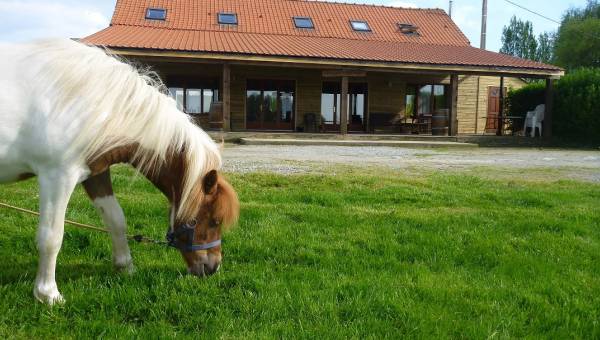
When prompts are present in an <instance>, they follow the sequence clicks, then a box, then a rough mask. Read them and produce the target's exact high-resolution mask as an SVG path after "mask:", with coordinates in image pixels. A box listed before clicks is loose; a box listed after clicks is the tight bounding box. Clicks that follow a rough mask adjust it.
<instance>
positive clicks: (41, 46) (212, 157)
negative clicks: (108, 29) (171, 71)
mask: <svg viewBox="0 0 600 340" xmlns="http://www.w3.org/2000/svg"><path fill="white" fill-rule="evenodd" d="M35 44H36V46H34V47H35V48H33V51H34V52H33V53H31V54H30V55H29V56H28V58H31V59H32V60H28V62H30V63H33V65H38V66H36V67H35V72H36V74H35V76H36V77H38V78H37V79H39V77H43V78H45V80H46V81H39V83H40V84H50V86H47V85H46V86H47V87H46V89H40V91H47V92H46V94H47V98H54V102H53V103H51V105H53V110H52V112H53V114H56V115H57V116H56V119H61V118H62V119H73V120H77V119H78V117H72V115H73V114H74V113H82V115H83V117H81V118H82V119H85V120H86V121H85V122H83V123H80V124H77V125H76V126H77V128H79V129H81V130H80V132H79V133H78V135H77V136H78V137H77V138H76V140H75V143H73V144H72V145H71V148H70V150H69V152H68V153H67V155H66V156H65V157H71V156H74V157H77V156H80V157H81V155H83V159H82V160H83V161H84V162H86V163H90V162H92V161H93V160H95V159H96V158H97V157H100V156H101V155H102V154H103V153H105V152H107V151H109V150H111V149H114V148H118V147H123V146H128V145H136V146H137V148H136V151H135V154H134V155H133V163H134V164H135V165H136V166H137V168H138V170H139V171H141V172H142V173H144V174H146V175H149V176H152V175H154V174H155V172H156V171H158V169H160V168H161V167H162V166H163V165H165V164H166V163H167V162H168V161H170V160H172V159H173V157H174V156H177V155H180V156H182V157H183V159H184V161H185V163H186V164H185V173H184V174H182V175H183V176H184V178H183V179H182V183H183V186H182V193H181V199H180V204H179V209H178V211H177V217H178V218H180V219H182V220H191V219H193V218H194V217H195V214H196V212H197V208H198V206H199V204H200V202H201V200H202V198H203V193H202V192H201V189H200V188H201V187H202V185H201V183H202V182H201V181H202V178H203V177H204V175H205V174H206V173H207V172H208V171H210V170H213V169H215V170H218V169H219V168H220V167H221V156H220V152H219V150H218V147H217V145H216V144H215V143H214V141H213V140H212V139H211V138H210V136H208V134H206V133H205V132H204V131H203V130H202V129H200V128H198V127H197V126H196V125H195V124H193V123H192V122H191V121H190V118H189V117H188V116H187V115H186V114H184V113H183V112H181V111H179V110H178V109H177V106H176V103H175V101H174V100H173V99H172V98H170V97H169V96H167V95H165V92H166V89H165V87H164V85H163V84H162V82H161V81H160V80H159V77H158V76H157V75H156V74H155V73H153V72H151V71H149V70H147V69H146V70H142V69H138V68H136V67H134V66H132V65H131V64H128V63H126V62H123V61H121V60H118V59H117V58H115V57H112V56H110V55H109V54H108V53H107V51H106V50H103V49H101V48H96V47H90V46H86V45H83V44H81V43H78V42H75V41H71V40H46V41H40V42H36V43H35ZM68 114H71V116H68Z"/></svg>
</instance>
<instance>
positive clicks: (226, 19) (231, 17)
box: [218, 13, 238, 25]
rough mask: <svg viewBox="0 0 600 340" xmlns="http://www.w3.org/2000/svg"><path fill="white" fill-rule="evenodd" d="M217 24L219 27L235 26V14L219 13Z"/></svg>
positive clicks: (236, 21)
mask: <svg viewBox="0 0 600 340" xmlns="http://www.w3.org/2000/svg"><path fill="white" fill-rule="evenodd" d="M218 17H219V18H218V19H219V24H221V25H237V24H238V20H237V14H235V13H219V15H218Z"/></svg>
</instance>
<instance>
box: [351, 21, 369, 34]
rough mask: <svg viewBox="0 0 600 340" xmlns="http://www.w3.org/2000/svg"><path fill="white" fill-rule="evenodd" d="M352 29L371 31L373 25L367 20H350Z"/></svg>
mask: <svg viewBox="0 0 600 340" xmlns="http://www.w3.org/2000/svg"><path fill="white" fill-rule="evenodd" d="M350 25H351V26H352V29H353V30H355V31H357V32H371V27H369V24H368V23H367V22H366V21H359V20H356V21H355V20H352V21H350Z"/></svg>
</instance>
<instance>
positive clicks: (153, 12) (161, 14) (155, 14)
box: [146, 8, 167, 20]
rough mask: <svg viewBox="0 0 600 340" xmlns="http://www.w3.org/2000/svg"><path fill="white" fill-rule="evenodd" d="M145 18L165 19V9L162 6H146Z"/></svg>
mask: <svg viewBox="0 0 600 340" xmlns="http://www.w3.org/2000/svg"><path fill="white" fill-rule="evenodd" d="M146 19H150V20H165V19H167V10H166V9H164V8H148V9H147V10H146Z"/></svg>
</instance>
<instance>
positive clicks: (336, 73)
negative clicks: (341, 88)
mask: <svg viewBox="0 0 600 340" xmlns="http://www.w3.org/2000/svg"><path fill="white" fill-rule="evenodd" d="M366 76H367V71H364V70H324V71H323V78H340V77H354V78H365V77H366Z"/></svg>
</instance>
